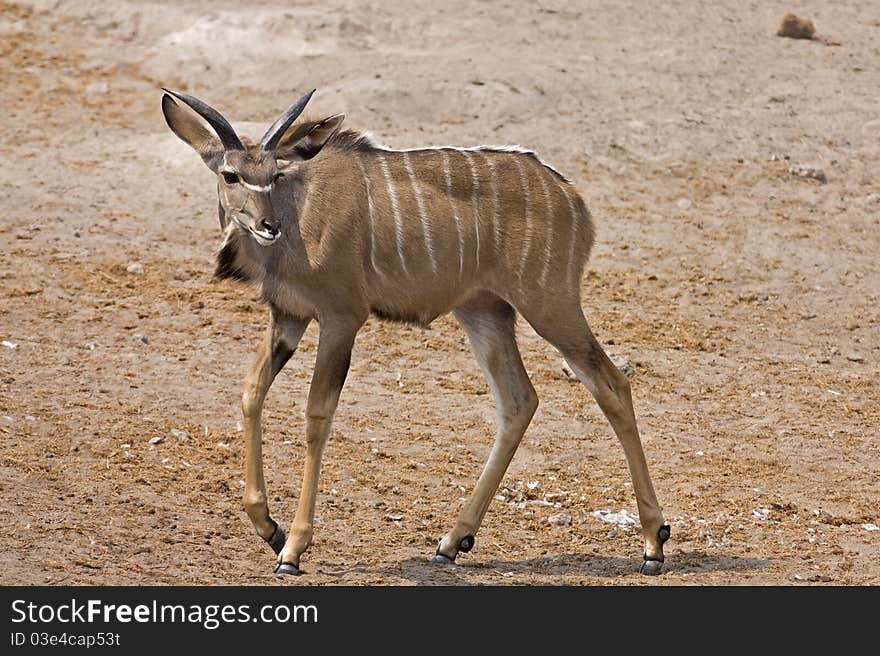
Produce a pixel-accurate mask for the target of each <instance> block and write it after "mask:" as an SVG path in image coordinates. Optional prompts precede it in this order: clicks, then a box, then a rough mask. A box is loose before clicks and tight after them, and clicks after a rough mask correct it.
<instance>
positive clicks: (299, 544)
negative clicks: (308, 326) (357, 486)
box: [275, 320, 360, 575]
mask: <svg viewBox="0 0 880 656" xmlns="http://www.w3.org/2000/svg"><path fill="white" fill-rule="evenodd" d="M359 327H360V323H357V324H352V323H348V324H339V323H334V322H332V321H327V320H325V321H324V323H322V324H321V335H320V339H319V342H318V355H317V358H316V360H315V372H314V375H313V377H312V386H311V388H310V389H309V401H308V406H307V408H306V459H305V464H304V465H303V479H302V491H301V492H300V497H299V504H298V505H297V508H296V516H295V517H294V520H293V526H292V527H291V530H290V536H289V537H288V538H287V542H286V543H285V544H284V548H283V549H282V550H281V553H280V554H279V556H278V564H277V566H276V567H275V572H276V573H278V574H294V575H296V574H299V573H300V571H299V561H300V557H301V556H302V554H303V553H304V552H305V551H306V549H308V548H309V546H310V545H311V544H312V534H313V526H314V521H315V498H316V496H317V494H318V477H319V475H320V473H321V457H322V455H323V453H324V447H325V446H326V445H327V440H328V438H329V437H330V429H331V426H332V423H333V415H334V413H335V412H336V405H337V404H338V402H339V394H340V393H341V392H342V386H343V384H344V383H345V378H346V376H347V375H348V367H349V363H350V362H351V349H352V346H353V345H354V338H355V335H356V334H357V330H358V328H359Z"/></svg>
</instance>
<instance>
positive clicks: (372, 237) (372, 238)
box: [355, 158, 385, 276]
mask: <svg viewBox="0 0 880 656" xmlns="http://www.w3.org/2000/svg"><path fill="white" fill-rule="evenodd" d="M355 159H357V163H358V166H359V167H360V169H361V174H362V175H363V176H364V185H365V186H366V188H367V217H368V219H369V221H370V265H371V266H372V267H373V271H375V272H376V274H377V275H380V276H384V275H385V274H384V273H382V270H381V269H380V268H379V265H378V264H376V224H375V217H374V216H373V213H374V212H375V209H374V207H373V194H372V192H371V191H370V178H369V176H368V175H367V171H366V169H365V168H364V165H363V163H362V162H361V160H360V158H355Z"/></svg>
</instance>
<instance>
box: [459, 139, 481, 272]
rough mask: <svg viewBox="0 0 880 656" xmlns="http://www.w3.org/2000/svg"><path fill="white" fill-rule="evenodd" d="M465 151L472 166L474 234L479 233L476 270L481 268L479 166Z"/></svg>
mask: <svg viewBox="0 0 880 656" xmlns="http://www.w3.org/2000/svg"><path fill="white" fill-rule="evenodd" d="M463 152H464V156H465V159H467V163H468V166H470V167H471V183H472V187H471V208H472V209H473V211H474V234H476V235H477V243H476V261H475V263H474V270H478V269H479V268H480V205H479V200H480V179H479V178H478V177H477V168H476V167H475V166H474V160H473V156H472V155H471V153H470V152H468V151H466V150H465V151H463Z"/></svg>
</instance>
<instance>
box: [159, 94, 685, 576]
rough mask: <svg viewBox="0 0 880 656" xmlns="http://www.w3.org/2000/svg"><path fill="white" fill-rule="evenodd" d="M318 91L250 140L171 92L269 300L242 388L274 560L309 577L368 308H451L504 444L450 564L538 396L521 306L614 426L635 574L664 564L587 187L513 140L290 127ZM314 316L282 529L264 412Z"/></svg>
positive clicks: (228, 223)
mask: <svg viewBox="0 0 880 656" xmlns="http://www.w3.org/2000/svg"><path fill="white" fill-rule="evenodd" d="M310 97H311V94H307V95H306V96H304V97H303V98H302V99H300V101H298V102H297V103H296V104H295V105H294V106H292V107H291V108H290V109H289V110H288V111H287V112H286V113H285V114H284V115H283V116H282V117H281V118H280V119H279V120H278V121H276V122H275V124H273V126H272V127H271V128H270V129H269V131H268V132H267V133H266V135H265V136H264V137H263V139H262V140H261V142H260V143H259V144H252V143H243V142H242V141H241V140H240V139H239V138H238V136H237V135H236V134H235V132H234V131H233V130H232V128H231V126H229V124H228V122H227V121H226V120H225V119H224V118H223V117H222V116H221V115H220V114H219V113H217V112H216V110H214V109H212V108H211V107H209V106H207V105H205V104H204V103H202V102H201V101H199V100H197V99H196V98H193V97H192V96H188V95H186V94H181V93H176V92H171V91H167V93H166V95H164V96H163V99H162V108H163V111H164V114H165V118H166V121H167V122H168V125H169V126H170V127H171V129H172V131H174V133H175V134H177V136H178V137H180V138H181V139H182V140H183V141H185V142H186V143H188V144H189V145H191V146H192V147H193V148H195V149H196V150H197V151H198V152H199V154H200V155H201V156H202V158H203V160H204V161H205V163H206V164H207V165H208V166H209V167H210V168H211V169H212V170H213V171H214V172H215V173H217V174H218V195H219V201H220V207H219V211H220V223H221V226H222V228H223V234H224V240H223V244H222V246H221V248H220V250H219V253H218V261H217V270H216V275H217V276H218V277H220V278H235V279H239V280H243V281H247V282H250V283H253V284H255V285H257V286H258V287H259V290H260V295H261V298H262V300H263V301H265V302H266V303H267V304H268V305H269V308H270V317H271V318H270V323H269V326H268V329H267V331H266V335H265V338H264V340H263V342H262V344H261V345H260V347H259V349H258V352H257V357H256V360H255V362H254V365H253V367H252V369H251V370H250V372H249V374H248V375H247V378H246V380H245V383H244V391H243V396H242V411H243V415H244V438H245V459H246V464H245V469H246V472H245V473H246V475H245V490H244V506H245V509H246V511H247V513H248V516H249V517H250V518H251V520H252V521H253V523H254V526H255V527H256V530H257V532H258V533H259V534H260V536H262V537H263V538H264V539H265V540H266V541H267V542H269V544H270V546H271V547H272V548H273V549H274V550H275V552H276V554H277V555H278V564H277V566H276V571H277V572H282V573H288V574H296V573H299V564H300V557H301V556H302V554H303V552H305V550H306V549H307V548H308V547H309V545H310V543H311V539H312V532H313V520H314V514H315V497H316V494H317V488H318V475H319V470H320V465H321V457H322V453H323V451H324V447H325V445H326V443H327V440H328V437H329V435H330V427H331V421H332V419H333V414H334V412H335V409H336V406H337V402H338V400H339V396H340V392H341V390H342V386H343V383H344V381H345V378H346V375H347V372H348V367H349V361H350V354H351V349H352V346H353V343H354V340H355V335H356V334H357V332H358V330H359V329H360V327H361V326H362V325H363V324H364V322H365V321H366V319H367V318H368V316H369V314H370V313H371V312H372V313H375V314H376V315H378V316H380V317H383V318H388V319H393V320H402V321H408V322H413V323H417V324H420V325H427V324H429V323H430V322H431V321H432V320H433V319H435V318H436V317H438V316H440V315H442V314H445V313H448V312H450V311H451V312H453V313H454V315H455V317H456V319H457V320H458V321H459V322H460V324H461V325H462V327H463V328H464V330H465V332H466V333H467V335H468V338H469V340H470V342H471V345H472V347H473V350H474V353H475V355H476V358H477V360H478V362H479V364H480V367H481V368H482V370H483V372H484V373H485V375H486V377H487V379H488V382H489V386H490V388H491V391H492V395H493V397H494V399H495V403H496V406H497V433H496V438H495V443H494V445H493V447H492V449H491V451H490V454H489V458H488V461H487V462H486V465H485V468H484V469H483V472H482V474H481V475H480V477H479V480H478V481H477V484H476V487H475V488H474V490H473V492H472V494H471V496H470V498H469V499H468V501H467V503H466V504H465V507H464V508H463V510H462V511H461V514H460V516H459V518H458V521H457V523H456V524H455V526H454V527H453V529H452V530H451V531H450V532H449V533H447V534H446V535H445V536H443V538H442V539H441V540H440V544H439V546H438V548H437V552H436V554H435V556H434V561H435V562H446V563H451V562H454V559H455V557H456V555H457V554H458V553H459V552H460V551H469V550H470V549H471V547H472V546H473V544H474V535H475V534H476V532H477V529H478V528H479V526H480V523H481V521H482V519H483V516H484V514H485V512H486V510H487V508H488V506H489V503H490V501H491V499H492V497H493V495H494V494H495V492H496V490H497V488H498V486H499V485H500V484H501V482H502V478H503V476H504V473H505V471H506V470H507V467H508V465H509V463H510V461H511V459H512V458H513V455H514V452H515V451H516V448H517V446H518V445H519V442H520V440H521V439H522V436H523V433H524V432H525V429H526V427H527V426H528V424H529V422H530V421H531V418H532V415H533V414H534V412H535V410H536V408H537V405H538V399H537V395H536V394H535V390H534V388H533V387H532V385H531V382H530V381H529V378H528V376H527V374H526V371H525V368H524V367H523V363H522V360H521V358H520V354H519V351H518V348H517V344H516V340H515V336H514V324H515V317H516V312H517V311H518V312H519V313H520V314H522V316H523V317H524V318H525V319H526V320H527V321H528V322H529V323H530V324H531V325H532V326H533V327H534V329H535V330H536V331H537V333H538V334H540V335H541V336H542V337H544V338H545V339H546V340H548V341H549V342H550V343H551V344H553V345H554V346H555V347H556V348H558V349H559V351H560V352H561V353H562V354H563V356H564V357H565V359H566V361H567V362H568V364H569V366H570V367H571V368H572V370H573V371H574V372H575V373H576V375H577V376H578V378H579V379H580V380H581V381H582V382H583V384H584V385H585V386H586V387H587V388H588V389H589V391H590V392H591V393H592V394H593V396H594V397H595V399H596V401H597V402H598V404H599V406H600V408H601V409H602V411H603V412H604V413H605V415H606V417H607V418H608V419H609V421H610V422H611V425H612V427H613V429H614V431H615V433H616V434H617V436H618V438H619V439H620V442H621V443H622V445H623V449H624V452H625V455H626V458H627V462H628V464H629V468H630V473H631V477H632V482H633V488H634V491H635V496H636V500H637V503H638V510H639V517H640V519H641V524H642V531H643V534H644V538H645V552H644V557H645V560H644V563H643V565H642V567H641V571H642V572H643V573H646V574H657V573H659V572H660V571H661V568H662V562H663V542H665V541H666V539H667V538H668V537H669V527H668V525H666V524H665V523H664V521H663V517H662V514H661V510H660V506H659V504H658V502H657V499H656V496H655V493H654V489H653V486H652V483H651V479H650V477H649V474H648V468H647V464H646V462H645V456H644V453H643V451H642V445H641V441H640V439H639V433H638V429H637V427H636V420H635V414H634V412H633V407H632V400H631V396H630V389H629V383H628V381H627V379H626V377H625V376H623V375H622V374H621V373H620V372H619V371H618V370H617V369H616V368H615V366H614V365H613V364H612V363H611V361H610V360H609V359H608V357H607V356H606V354H605V352H604V351H603V350H602V348H601V346H600V345H599V343H598V342H597V340H596V339H595V337H594V336H593V334H592V333H591V331H590V329H589V327H588V325H587V322H586V320H585V318H584V315H583V312H582V310H581V304H580V281H581V274H582V272H583V268H584V265H585V263H586V261H587V258H588V256H589V253H590V248H591V246H592V242H593V225H592V221H591V218H590V214H589V212H588V211H587V208H586V207H585V205H584V203H583V201H582V199H581V197H580V196H579V195H578V193H577V191H576V190H575V189H574V187H573V186H572V185H571V184H570V183H569V182H568V181H567V180H566V179H565V178H563V177H562V176H561V175H560V174H559V173H558V172H556V171H555V170H554V169H552V168H551V167H550V166H548V165H546V164H544V163H543V162H542V161H541V160H539V159H538V158H537V157H536V156H535V155H534V154H533V153H531V152H529V151H524V150H521V149H518V148H493V147H486V146H483V147H477V148H425V149H413V150H391V149H388V148H384V147H381V146H378V145H376V144H375V143H373V142H372V141H371V140H370V139H369V137H367V136H365V135H362V134H360V133H357V132H353V131H348V130H346V131H341V130H340V124H341V122H342V119H343V116H342V115H341V114H340V115H335V116H331V117H328V118H325V119H323V120H318V121H301V122H299V123H295V122H294V121H295V119H296V118H297V116H298V115H299V114H300V112H301V111H302V109H303V108H304V107H305V104H306V103H307V102H308V100H309V98H310ZM175 98H177V99H178V100H181V101H183V103H185V104H186V105H188V106H189V107H190V108H191V109H193V110H194V111H195V113H196V114H197V115H198V117H197V116H196V114H193V113H192V112H190V111H189V110H187V109H185V108H184V107H182V106H181V105H180V104H178V102H176V101H175ZM199 117H200V118H199ZM311 320H316V321H317V322H318V323H319V325H320V335H319V344H318V353H317V357H316V362H315V370H314V375H313V378H312V383H311V388H310V390H309V396H308V404H307V409H306V458H305V464H304V471H303V482H302V493H301V495H300V497H299V505H298V507H297V510H296V516H295V519H294V521H293V525H292V529H291V531H290V535H289V537H285V534H284V531H283V530H282V529H281V528H280V527H279V526H278V524H277V523H276V522H274V521H273V520H272V519H271V518H270V516H269V509H268V503H267V494H266V488H265V482H264V479H263V467H262V451H261V444H262V434H261V413H262V406H263V400H264V398H265V396H266V393H267V391H268V389H269V386H270V385H271V384H272V381H273V379H274V378H275V376H276V374H277V373H278V372H279V371H280V370H281V368H282V367H283V366H284V364H285V363H286V362H287V360H288V359H289V358H290V357H291V355H292V354H293V353H294V351H295V350H296V348H297V344H298V343H299V340H300V338H301V337H302V335H303V333H304V331H305V330H306V327H307V326H308V324H309V322H310V321H311Z"/></svg>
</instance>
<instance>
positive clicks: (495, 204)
mask: <svg viewBox="0 0 880 656" xmlns="http://www.w3.org/2000/svg"><path fill="white" fill-rule="evenodd" d="M483 160H484V161H485V162H486V166H488V167H489V186H490V187H491V188H492V234H493V235H494V237H495V244H494V246H495V254H496V255H498V256H499V257H500V256H501V224H500V223H499V221H498V217H499V214H500V207H499V199H498V180H497V179H496V178H495V162H493V161H492V158H491V157H489V155H487V154H486V153H483Z"/></svg>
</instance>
